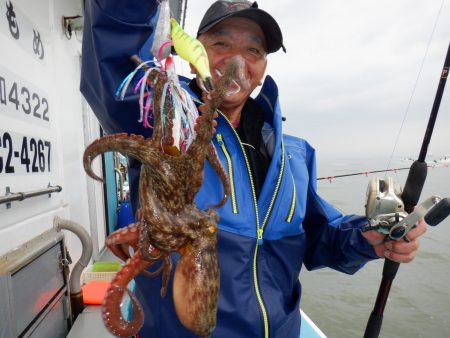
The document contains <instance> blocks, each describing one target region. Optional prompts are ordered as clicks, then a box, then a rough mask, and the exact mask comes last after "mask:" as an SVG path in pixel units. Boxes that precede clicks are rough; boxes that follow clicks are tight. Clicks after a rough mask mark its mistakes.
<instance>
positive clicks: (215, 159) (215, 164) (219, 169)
mask: <svg viewBox="0 0 450 338" xmlns="http://www.w3.org/2000/svg"><path fill="white" fill-rule="evenodd" d="M206 159H207V160H208V162H209V163H210V164H211V167H212V168H213V169H214V171H215V172H216V174H217V176H219V178H220V180H221V181H222V185H223V197H222V199H221V200H220V202H219V203H217V204H216V205H214V206H213V207H214V208H220V207H221V206H223V205H224V204H225V202H226V201H227V198H228V196H230V194H231V188H230V181H229V179H228V175H227V173H226V172H225V169H224V167H223V166H222V164H221V163H220V160H219V156H218V155H217V151H216V148H214V145H213V144H212V142H211V145H210V146H209V149H208V152H207V153H206Z"/></svg>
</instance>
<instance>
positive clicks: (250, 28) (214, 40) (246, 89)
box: [199, 18, 267, 110]
mask: <svg viewBox="0 0 450 338" xmlns="http://www.w3.org/2000/svg"><path fill="white" fill-rule="evenodd" d="M199 39H200V41H201V42H202V43H203V45H204V46H205V49H206V52H207V53H208V58H209V65H210V68H211V74H212V76H213V80H214V82H215V83H217V80H218V75H217V70H218V71H219V72H220V73H222V74H223V73H224V71H225V65H226V62H227V60H229V59H230V58H232V57H235V56H240V57H241V59H242V60H243V64H244V67H243V72H242V76H243V79H241V80H237V82H238V84H239V86H240V88H241V89H240V91H239V92H238V93H236V94H233V95H230V96H226V97H225V98H224V101H223V103H222V108H223V109H224V110H226V109H227V108H231V109H232V108H233V107H236V106H239V105H240V104H242V103H244V102H245V101H246V100H247V98H248V97H249V96H250V94H251V93H252V92H253V90H254V89H255V88H256V87H257V86H258V85H259V84H260V83H261V81H262V79H263V77H264V72H265V70H266V66H267V59H266V41H265V37H264V33H263V32H262V30H261V28H260V27H259V25H258V24H257V23H255V22H254V21H253V20H250V19H246V18H230V19H227V20H224V21H222V22H221V23H219V24H217V25H216V26H214V27H213V28H212V29H210V30H209V31H208V32H206V33H203V34H202V35H201V36H200V38H199Z"/></svg>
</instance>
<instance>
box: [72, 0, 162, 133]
mask: <svg viewBox="0 0 450 338" xmlns="http://www.w3.org/2000/svg"><path fill="white" fill-rule="evenodd" d="M157 9H158V4H157V2H156V0H150V1H148V0H86V1H85V13H84V16H85V19H84V32H83V49H82V67H81V84H80V89H81V92H82V93H83V95H84V97H85V98H86V100H87V101H88V103H89V105H90V107H91V108H92V110H93V111H94V113H95V115H96V116H97V118H98V119H99V121H100V124H101V125H102V127H103V129H104V130H105V131H106V132H107V133H118V132H127V133H135V134H142V135H145V136H149V134H150V132H151V131H150V130H149V129H145V128H143V127H142V125H141V124H140V123H139V122H138V119H139V107H138V103H137V100H136V98H135V97H131V98H129V99H125V100H124V101H120V100H117V99H116V96H115V93H116V91H117V88H118V87H119V86H120V84H121V82H122V81H123V79H124V78H125V77H126V76H127V75H128V74H129V73H130V72H131V71H132V70H133V69H134V68H135V67H136V65H134V64H133V63H132V62H131V61H130V57H131V56H132V55H133V54H139V52H140V50H141V47H142V46H143V45H144V44H145V43H146V41H147V42H148V40H149V39H151V34H152V33H153V27H154V25H153V22H154V20H155V17H156V16H157V15H156V14H157ZM147 50H148V49H147ZM141 56H142V54H141Z"/></svg>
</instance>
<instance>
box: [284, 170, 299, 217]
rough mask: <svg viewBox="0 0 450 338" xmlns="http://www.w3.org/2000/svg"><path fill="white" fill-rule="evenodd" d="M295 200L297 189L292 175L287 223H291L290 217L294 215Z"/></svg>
mask: <svg viewBox="0 0 450 338" xmlns="http://www.w3.org/2000/svg"><path fill="white" fill-rule="evenodd" d="M296 201H297V189H296V187H295V180H294V176H292V199H291V207H290V209H289V214H288V215H287V217H286V222H287V223H291V222H292V217H293V216H294V211H295V203H296Z"/></svg>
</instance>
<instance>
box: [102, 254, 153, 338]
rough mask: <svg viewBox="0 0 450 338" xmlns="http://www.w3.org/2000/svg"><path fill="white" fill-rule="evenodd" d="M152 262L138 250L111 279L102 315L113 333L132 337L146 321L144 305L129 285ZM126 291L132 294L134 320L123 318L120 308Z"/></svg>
mask: <svg viewBox="0 0 450 338" xmlns="http://www.w3.org/2000/svg"><path fill="white" fill-rule="evenodd" d="M151 264H153V262H149V261H146V260H143V259H142V257H141V256H140V253H139V252H136V253H135V254H134V255H133V257H131V258H130V259H129V260H128V261H127V262H126V263H125V265H124V266H123V267H122V269H121V270H120V271H118V272H117V274H116V276H115V277H114V279H113V280H112V281H111V285H110V286H109V287H108V290H107V291H106V296H105V299H104V300H103V304H102V316H103V323H104V324H105V326H106V328H107V329H108V330H109V331H110V332H111V333H112V334H113V335H115V336H118V337H130V336H132V335H134V334H136V333H137V332H138V331H139V329H140V328H141V327H142V325H143V323H144V314H143V311H142V307H141V305H140V304H139V301H138V300H137V299H136V297H135V296H134V295H133V294H132V293H131V292H130V291H129V290H128V289H127V285H128V283H129V282H130V281H131V280H132V279H133V278H135V277H136V276H137V275H138V274H139V273H140V272H141V271H143V270H145V269H146V268H147V267H149V266H150V265H151ZM126 292H127V293H128V295H129V296H130V299H131V302H132V305H133V310H134V311H133V314H134V318H133V320H132V321H127V320H126V319H125V318H123V316H122V312H121V309H120V304H121V302H122V299H123V297H124V295H125V293H126Z"/></svg>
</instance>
